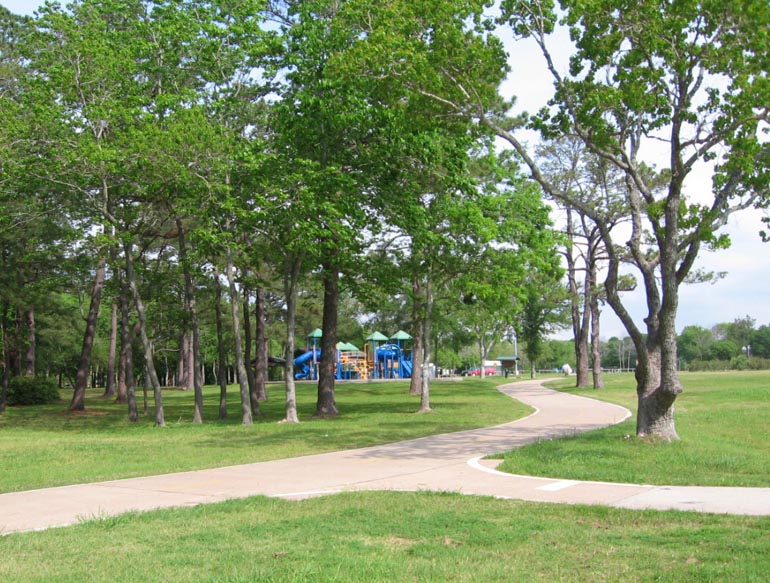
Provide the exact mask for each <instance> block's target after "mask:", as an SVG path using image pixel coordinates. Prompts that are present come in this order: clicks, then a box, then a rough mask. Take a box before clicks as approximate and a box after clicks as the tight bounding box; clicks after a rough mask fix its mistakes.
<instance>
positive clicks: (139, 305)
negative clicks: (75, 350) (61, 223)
mask: <svg viewBox="0 0 770 583" xmlns="http://www.w3.org/2000/svg"><path fill="white" fill-rule="evenodd" d="M124 251H125V255H126V258H125V259H126V283H127V284H128V288H129V289H130V290H131V295H132V297H133V299H134V305H135V306H136V312H137V314H138V316H139V324H140V328H139V332H140V334H141V338H142V346H143V347H144V363H145V364H144V365H145V367H147V369H146V373H147V378H148V379H149V381H150V384H151V385H152V391H153V397H154V400H155V425H157V426H158V427H164V426H165V425H166V421H165V417H164V414H163V395H162V393H161V390H160V381H159V380H158V374H157V372H156V370H155V358H154V356H153V352H154V350H153V346H152V341H151V340H150V337H149V335H148V334H147V313H146V311H145V309H144V302H143V301H142V297H141V296H140V295H139V288H138V287H137V285H136V278H135V275H134V259H133V244H132V243H130V242H126V243H125V246H124ZM145 388H146V383H145Z"/></svg>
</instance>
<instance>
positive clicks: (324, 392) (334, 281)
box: [313, 264, 340, 418]
mask: <svg viewBox="0 0 770 583" xmlns="http://www.w3.org/2000/svg"><path fill="white" fill-rule="evenodd" d="M323 282H324V307H323V321H322V324H321V331H322V332H323V335H322V336H321V363H320V365H319V367H318V398H317V399H316V406H315V413H314V414H313V417H321V418H332V417H339V415H340V412H339V410H338V409H337V403H336V400H335V396H334V381H335V377H336V372H337V371H336V369H337V359H336V352H337V351H336V343H337V312H338V304H339V294H340V290H339V272H338V270H337V269H336V268H335V267H333V266H331V265H329V264H327V265H325V266H324V277H323Z"/></svg>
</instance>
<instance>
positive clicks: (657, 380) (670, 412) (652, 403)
mask: <svg viewBox="0 0 770 583" xmlns="http://www.w3.org/2000/svg"><path fill="white" fill-rule="evenodd" d="M645 361H646V362H645ZM661 372H662V358H661V351H660V349H659V347H653V348H650V347H648V349H647V354H646V358H645V359H642V360H641V361H640V362H639V364H637V367H636V372H635V375H636V392H637V398H638V407H639V408H638V411H637V417H636V434H637V436H638V437H656V438H660V439H664V440H667V441H672V440H675V439H679V436H678V435H677V432H676V426H675V424H674V401H675V399H676V396H677V395H678V394H679V393H681V386H680V385H679V383H678V381H676V382H675V383H674V384H673V386H671V385H667V384H666V382H665V381H664V375H663V374H661ZM669 382H670V381H669Z"/></svg>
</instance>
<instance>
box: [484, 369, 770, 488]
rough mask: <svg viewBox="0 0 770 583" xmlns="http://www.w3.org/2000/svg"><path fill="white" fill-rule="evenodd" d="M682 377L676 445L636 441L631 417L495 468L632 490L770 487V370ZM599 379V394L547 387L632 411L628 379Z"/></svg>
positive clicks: (565, 382) (516, 455)
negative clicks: (601, 384) (602, 381)
mask: <svg viewBox="0 0 770 583" xmlns="http://www.w3.org/2000/svg"><path fill="white" fill-rule="evenodd" d="M681 379H682V383H683V385H684V387H685V392H684V393H682V395H680V396H679V398H678V399H677V401H676V426H677V431H678V433H679V436H680V437H681V439H680V440H679V441H676V442H673V443H667V444H660V443H658V444H655V443H651V442H650V441H646V440H640V439H637V438H635V437H634V435H635V429H636V421H635V416H634V417H632V418H631V419H629V420H628V421H626V422H625V423H622V424H620V425H616V426H614V427H610V428H607V429H604V430H602V431H595V432H591V433H587V434H583V435H579V436H576V437H574V438H571V439H559V440H553V441H543V442H540V443H537V444H535V445H532V446H529V447H525V448H523V449H519V450H515V451H512V452H510V453H508V454H506V455H505V456H504V458H505V461H504V462H503V464H502V466H501V467H500V468H499V469H501V470H502V471H508V472H512V473H515V474H527V475H538V476H549V477H559V478H567V479H577V480H598V481H608V482H632V483H637V484H638V483H644V484H668V485H701V486H707V485H708V486H756V487H768V486H770V439H768V437H769V436H770V372H767V371H758V372H735V371H732V372H724V373H682V375H681ZM605 381H606V384H607V387H606V388H605V389H603V390H600V391H595V390H593V389H575V388H574V387H571V386H570V385H571V384H574V378H570V379H562V380H560V381H557V382H555V383H552V384H551V385H550V386H554V387H557V388H559V389H560V390H564V391H567V392H570V393H573V394H577V395H584V396H587V397H593V398H599V399H604V400H607V401H611V402H613V403H618V404H620V405H623V406H625V407H627V408H628V409H631V410H632V411H634V412H635V411H636V392H635V385H634V379H633V375H631V374H623V375H606V376H605ZM628 436H631V437H630V438H629V437H628Z"/></svg>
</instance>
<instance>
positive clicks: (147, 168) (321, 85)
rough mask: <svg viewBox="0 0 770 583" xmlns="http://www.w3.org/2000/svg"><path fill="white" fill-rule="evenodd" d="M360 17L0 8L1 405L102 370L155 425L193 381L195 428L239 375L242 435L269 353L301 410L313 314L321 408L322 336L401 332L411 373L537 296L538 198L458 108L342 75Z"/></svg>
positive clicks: (120, 6)
mask: <svg viewBox="0 0 770 583" xmlns="http://www.w3.org/2000/svg"><path fill="white" fill-rule="evenodd" d="M351 16H353V15H351V14H346V15H343V14H342V13H341V11H340V6H339V5H338V4H337V3H335V2H318V3H312V2H302V3H291V2H286V3H281V2H276V3H268V4H265V3H262V2H245V3H243V2H242V3H238V5H229V4H228V3H221V2H198V1H189V2H176V1H167V2H164V1H161V2H145V1H123V0H117V1H115V2H107V3H105V2H95V1H91V0H83V1H80V2H75V3H73V4H72V5H69V6H68V7H66V8H64V7H62V6H60V5H58V4H55V3H53V4H49V5H46V6H44V7H43V8H41V10H40V12H39V13H38V14H37V15H36V16H35V17H34V18H19V17H15V16H14V15H11V14H9V13H7V12H5V13H4V14H3V15H2V30H3V35H4V43H3V52H2V56H3V67H4V69H3V71H4V73H6V74H5V75H3V99H2V102H1V104H2V108H3V114H4V118H5V119H8V120H10V123H9V124H8V125H7V126H5V127H4V130H3V134H2V139H3V142H2V145H3V151H2V156H3V157H2V163H3V178H2V184H1V189H2V190H1V191H0V192H1V193H2V194H1V196H2V198H1V199H0V204H2V208H3V224H2V225H0V239H1V240H0V251H2V253H1V258H2V261H3V270H2V273H3V276H2V282H0V292H1V293H0V297H1V298H2V306H1V308H2V313H1V314H0V316H1V318H0V319H1V320H2V322H0V324H1V333H2V342H3V344H2V346H3V372H4V374H3V385H4V387H5V389H4V392H3V394H5V390H7V384H8V381H9V379H10V378H12V377H13V376H16V375H26V376H34V375H36V374H47V375H58V376H60V377H61V378H62V380H63V381H64V382H66V383H68V384H70V385H71V386H72V387H73V397H72V401H71V404H70V408H71V409H74V410H78V409H82V408H83V407H84V406H85V404H84V394H85V389H86V388H87V387H88V386H91V385H93V384H95V383H98V382H99V381H100V379H104V384H105V396H107V397H114V398H116V399H117V400H118V401H119V402H121V403H126V404H127V405H128V410H129V418H130V419H131V420H136V419H137V418H138V411H137V399H136V392H135V390H136V387H137V385H138V384H139V385H144V386H145V387H149V388H150V390H152V391H153V395H154V405H155V419H156V423H157V424H158V425H163V424H164V416H163V407H162V392H161V387H162V386H164V385H169V384H171V385H174V386H178V387H180V388H183V389H189V390H192V391H194V392H195V409H194V412H193V419H194V421H196V422H202V421H203V417H202V416H203V411H202V392H201V387H202V385H203V383H204V382H207V381H212V380H213V381H215V382H217V383H219V384H220V386H221V396H220V414H221V415H224V414H225V413H226V408H225V404H226V402H225V400H226V390H225V389H226V384H227V383H228V382H230V381H234V382H236V383H237V384H238V385H239V388H240V398H241V405H242V420H243V423H246V424H248V423H251V422H252V421H253V418H254V417H255V416H256V415H259V402H260V401H261V400H263V399H265V398H266V389H265V381H266V380H267V377H268V366H267V364H268V355H276V353H278V354H280V355H281V356H282V357H283V362H284V365H283V366H284V374H283V378H284V380H285V385H286V386H285V393H286V395H285V398H286V419H285V420H286V421H289V422H297V421H298V418H297V412H296V404H295V397H294V393H295V390H296V389H295V386H294V376H293V370H292V366H293V365H292V361H293V356H294V352H295V349H296V348H297V347H298V344H299V345H300V346H302V345H304V338H301V339H299V340H297V339H296V338H295V336H296V331H297V330H299V331H300V334H301V333H302V331H303V330H309V329H312V328H315V327H317V326H318V325H319V323H321V324H322V329H323V339H322V342H323V345H322V357H321V358H322V361H321V374H320V380H319V384H318V403H317V411H316V414H317V415H319V416H335V415H337V414H338V411H337V409H336V402H335V398H334V368H333V366H334V362H333V356H334V354H335V350H334V345H335V343H336V341H337V340H338V339H339V338H340V337H342V335H343V334H344V335H346V336H347V338H358V339H361V340H362V339H363V338H364V334H363V329H364V326H363V324H362V323H361V322H363V321H364V320H366V321H367V322H368V326H369V327H370V329H373V328H374V327H375V326H376V325H378V324H379V326H380V327H382V328H384V329H385V330H391V331H395V330H396V329H399V328H405V329H409V330H410V331H412V333H413V335H414V359H415V363H414V364H415V370H417V371H419V370H420V364H421V363H422V362H425V363H429V362H431V361H433V360H434V359H435V357H434V354H433V352H434V351H436V350H437V349H440V350H441V351H444V352H447V347H449V351H448V352H452V350H454V352H455V353H456V351H457V350H458V349H459V345H458V343H460V344H462V343H465V344H467V343H469V342H471V343H472V342H474V335H475V339H476V340H478V342H479V345H480V346H483V347H485V348H484V350H486V351H488V350H489V349H490V348H491V347H492V346H493V345H494V342H495V341H496V340H497V339H499V338H500V337H502V336H503V335H504V334H506V333H507V331H508V330H509V329H510V327H511V326H513V325H514V324H515V323H516V321H517V319H518V318H519V315H520V313H521V311H522V306H523V304H524V302H525V300H526V295H525V290H526V288H527V287H528V286H530V287H531V286H534V285H546V286H553V285H558V280H559V277H560V276H561V268H560V267H559V264H558V257H557V255H556V253H555V246H556V236H555V234H554V233H553V232H552V231H551V228H550V219H549V217H548V209H547V207H546V206H545V205H544V204H543V202H542V200H541V198H540V196H539V192H538V190H537V189H536V188H535V187H534V185H533V184H532V183H529V182H528V181H527V180H525V178H524V177H523V175H522V173H521V172H520V170H519V168H518V166H517V164H516V163H515V161H514V160H512V159H511V158H510V157H509V156H505V155H499V154H498V153H497V152H496V150H495V148H494V145H493V142H492V138H491V135H490V134H489V133H488V132H484V131H481V130H480V129H479V128H478V127H475V125H474V124H473V123H471V122H470V120H466V119H461V118H460V119H458V118H456V117H454V116H452V115H450V114H449V112H447V111H445V110H442V108H441V107H439V106H438V105H437V104H436V103H435V102H433V101H431V100H427V101H426V100H425V99H424V97H422V96H421V95H420V94H419V93H418V92H414V91H410V90H409V88H408V87H400V88H392V89H391V88H388V87H386V86H385V85H386V83H385V80H383V82H382V83H371V82H370V81H369V80H367V79H365V78H362V76H361V75H360V70H355V71H354V70H349V69H347V67H348V66H349V64H350V63H351V62H352V60H353V59H356V60H358V61H359V62H360V61H361V59H363V58H364V55H357V54H356V51H357V48H358V47H357V45H356V42H355V41H356V39H357V37H358V35H359V34H360V26H361V23H360V22H357V21H349V20H348V18H350V17H351ZM356 18H358V17H356ZM536 280H537V282H538V283H537V284H536V283H534V282H535V281H536ZM340 318H342V327H341V324H340ZM77 332H79V333H80V337H79V338H78V337H77V336H76V333H77ZM451 347H454V349H452V348H451ZM484 356H485V357H486V356H487V354H486V353H485V354H484ZM445 357H446V355H445ZM137 377H139V378H137ZM420 380H421V379H420V375H419V374H418V375H415V378H414V379H413V387H412V390H413V392H415V393H418V394H420V395H421V409H422V410H429V409H430V401H429V392H428V391H429V385H428V383H427V376H426V377H425V380H424V382H422V383H421V382H420Z"/></svg>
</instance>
